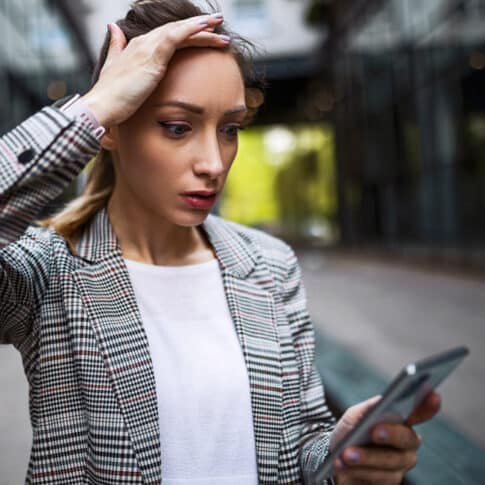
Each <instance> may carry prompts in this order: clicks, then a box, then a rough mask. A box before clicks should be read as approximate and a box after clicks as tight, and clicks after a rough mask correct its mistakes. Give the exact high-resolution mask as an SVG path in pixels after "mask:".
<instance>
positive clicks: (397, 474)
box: [330, 392, 441, 485]
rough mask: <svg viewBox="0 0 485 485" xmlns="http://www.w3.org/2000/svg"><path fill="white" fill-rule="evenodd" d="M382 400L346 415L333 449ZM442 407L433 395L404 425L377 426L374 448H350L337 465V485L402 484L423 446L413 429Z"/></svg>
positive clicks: (340, 424)
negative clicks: (420, 447)
mask: <svg viewBox="0 0 485 485" xmlns="http://www.w3.org/2000/svg"><path fill="white" fill-rule="evenodd" d="M379 399H380V397H379V396H378V397H375V398H372V399H369V400H368V401H364V402H362V403H359V404H357V405H355V406H352V407H351V408H349V409H348V410H347V411H346V412H345V414H344V415H343V416H342V418H341V419H340V420H339V422H338V423H337V426H336V427H335V431H334V432H333V434H332V439H331V445H330V446H331V449H332V447H334V446H335V444H336V443H338V442H339V441H340V440H341V439H342V438H343V437H344V436H345V435H346V434H347V433H348V432H349V431H350V430H351V429H352V428H353V427H354V426H355V425H356V424H357V423H358V422H359V421H360V419H361V418H362V416H363V415H364V414H365V413H366V411H367V410H368V409H369V408H371V407H372V406H374V405H375V404H376V403H377V401H378V400H379ZM440 405H441V398H440V395H439V394H437V393H436V392H431V393H430V394H428V396H427V397H426V398H425V400H424V401H423V402H422V403H421V404H420V405H419V406H418V407H417V408H416V409H415V410H414V412H413V414H412V415H411V416H410V417H409V419H408V420H407V421H406V422H405V423H404V424H379V425H376V426H375V427H374V428H373V430H372V433H371V437H372V444H371V445H369V446H360V447H349V448H346V449H345V450H344V452H343V453H342V454H341V455H340V457H339V458H337V459H336V460H335V462H334V470H335V474H334V476H335V478H336V481H337V484H338V485H350V484H352V485H353V484H365V483H368V484H376V483H378V484H382V485H384V484H386V485H387V484H389V485H394V484H399V483H401V482H402V480H403V478H404V475H405V474H406V472H407V471H409V470H410V469H411V468H414V466H416V462H417V450H418V448H419V446H420V444H421V438H420V437H419V436H418V434H417V433H416V432H415V431H414V430H413V429H412V426H413V425H415V424H419V423H423V422H425V421H428V420H429V419H431V418H432V417H433V416H435V415H436V414H437V413H438V411H439V409H440Z"/></svg>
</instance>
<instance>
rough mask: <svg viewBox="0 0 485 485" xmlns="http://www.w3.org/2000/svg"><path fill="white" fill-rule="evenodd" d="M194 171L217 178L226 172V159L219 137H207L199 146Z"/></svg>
mask: <svg viewBox="0 0 485 485" xmlns="http://www.w3.org/2000/svg"><path fill="white" fill-rule="evenodd" d="M199 148H200V149H199V150H198V153H197V161H196V163H195V165H194V171H195V172H196V173H197V175H207V176H209V177H210V178H217V177H219V176H220V175H222V174H223V173H224V170H225V167H224V160H223V157H222V153H221V147H220V145H219V141H218V140H217V138H215V139H212V138H211V139H206V140H204V142H203V143H202V144H201V146H200V147H199Z"/></svg>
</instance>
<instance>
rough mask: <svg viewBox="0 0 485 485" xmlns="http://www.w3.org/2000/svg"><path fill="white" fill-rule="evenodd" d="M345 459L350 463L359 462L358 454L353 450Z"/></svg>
mask: <svg viewBox="0 0 485 485" xmlns="http://www.w3.org/2000/svg"><path fill="white" fill-rule="evenodd" d="M347 459H348V460H349V461H351V462H352V463H357V462H358V461H359V460H360V453H359V452H358V451H355V450H350V451H349V452H348V453H347Z"/></svg>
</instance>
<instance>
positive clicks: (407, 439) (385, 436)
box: [371, 424, 421, 450]
mask: <svg viewBox="0 0 485 485" xmlns="http://www.w3.org/2000/svg"><path fill="white" fill-rule="evenodd" d="M371 436H372V441H373V442H374V443H376V444H377V445H379V446H392V447H393V448H397V449H399V450H416V449H418V448H419V446H420V444H421V439H420V437H419V435H418V434H417V433H416V431H414V430H413V429H412V428H410V427H409V426H406V425H403V424H379V425H377V426H375V427H374V429H373V430H372V433H371Z"/></svg>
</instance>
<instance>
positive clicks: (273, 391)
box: [202, 216, 283, 485]
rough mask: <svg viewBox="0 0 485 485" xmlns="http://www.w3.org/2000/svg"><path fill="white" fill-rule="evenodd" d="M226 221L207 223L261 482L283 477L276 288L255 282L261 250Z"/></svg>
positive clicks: (206, 229) (269, 482)
mask: <svg viewBox="0 0 485 485" xmlns="http://www.w3.org/2000/svg"><path fill="white" fill-rule="evenodd" d="M226 224H227V223H225V222H222V221H220V220H219V219H217V218H215V217H214V216H209V218H208V219H207V220H206V222H205V223H204V224H203V226H202V227H203V229H204V230H205V233H206V235H207V237H208V239H209V240H210V242H211V244H212V245H213V247H214V248H215V251H216V254H217V257H218V260H219V263H220V266H221V271H222V278H223V282H224V288H225V292H226V298H227V301H228V304H229V309H230V312H231V316H232V319H233V321H234V324H235V327H236V332H237V335H238V338H239V342H240V344H241V347H242V351H243V355H244V359H245V362H246V368H247V372H248V376H249V383H250V389H251V404H252V412H253V424H254V433H255V440H256V453H257V461H258V472H259V480H258V482H259V484H260V485H261V484H276V483H278V452H279V445H280V440H281V433H282V428H283V421H282V393H283V389H282V367H281V353H280V346H279V339H278V331H277V323H276V322H277V320H276V311H275V304H274V300H273V296H272V293H271V292H270V291H269V290H267V289H266V288H264V286H263V283H262V282H259V283H258V282H256V278H255V276H254V273H256V270H257V268H258V258H259V256H258V254H257V252H256V251H252V250H251V249H252V248H251V247H250V243H249V242H248V241H244V240H242V237H241V236H239V235H237V234H235V231H234V229H232V230H230V229H229V227H227V226H226Z"/></svg>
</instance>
